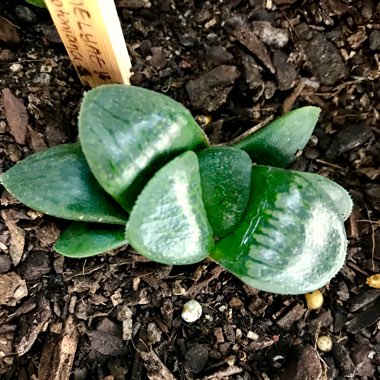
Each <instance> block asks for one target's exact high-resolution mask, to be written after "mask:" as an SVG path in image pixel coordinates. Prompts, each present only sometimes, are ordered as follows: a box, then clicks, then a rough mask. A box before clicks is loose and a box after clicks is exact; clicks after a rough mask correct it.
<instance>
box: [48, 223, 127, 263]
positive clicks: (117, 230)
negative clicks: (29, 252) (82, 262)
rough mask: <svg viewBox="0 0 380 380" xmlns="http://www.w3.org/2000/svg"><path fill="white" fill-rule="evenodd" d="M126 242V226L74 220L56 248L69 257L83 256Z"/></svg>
mask: <svg viewBox="0 0 380 380" xmlns="http://www.w3.org/2000/svg"><path fill="white" fill-rule="evenodd" d="M126 244H128V242H127V240H126V238H125V226H118V225H114V224H99V223H81V222H74V223H72V224H71V225H70V226H69V227H68V228H67V229H66V230H65V231H64V232H63V233H62V234H61V236H60V237H59V239H58V240H57V241H56V243H55V244H54V249H55V250H56V251H57V252H59V253H61V254H62V255H64V256H67V257H74V258H83V257H90V256H95V255H98V254H100V253H104V252H108V251H110V250H112V249H115V248H119V247H122V246H123V245H126Z"/></svg>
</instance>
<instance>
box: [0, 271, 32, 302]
mask: <svg viewBox="0 0 380 380" xmlns="http://www.w3.org/2000/svg"><path fill="white" fill-rule="evenodd" d="M27 295H28V288H27V287H26V283H25V281H24V280H23V279H22V278H21V277H19V276H18V274H16V273H15V272H10V273H7V274H2V275H0V305H6V306H16V305H17V303H18V302H19V301H20V300H21V298H24V297H25V296H27Z"/></svg>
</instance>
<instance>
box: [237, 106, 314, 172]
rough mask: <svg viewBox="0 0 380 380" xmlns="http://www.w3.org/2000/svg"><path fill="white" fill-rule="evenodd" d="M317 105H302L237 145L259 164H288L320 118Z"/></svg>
mask: <svg viewBox="0 0 380 380" xmlns="http://www.w3.org/2000/svg"><path fill="white" fill-rule="evenodd" d="M319 113H320V109H319V108H318V107H312V106H308V107H301V108H298V109H296V110H294V111H291V112H289V113H287V114H286V115H284V116H281V117H279V118H277V119H276V120H274V121H272V122H271V123H269V124H268V125H266V126H265V127H263V128H262V129H260V130H259V131H257V132H256V133H253V134H252V135H250V136H248V137H246V138H245V139H243V140H241V141H239V142H238V143H237V144H235V145H234V146H235V147H236V148H240V149H242V150H244V151H246V152H247V153H248V154H249V156H250V157H251V158H252V161H253V162H255V163H256V164H259V165H272V166H277V167H286V166H288V165H289V164H290V163H291V162H292V161H294V159H295V158H296V156H295V155H296V153H297V152H298V151H300V150H302V149H303V148H304V147H305V146H306V144H307V142H308V141H309V139H310V136H311V134H312V132H313V129H314V127H315V125H316V123H317V121H318V116H319Z"/></svg>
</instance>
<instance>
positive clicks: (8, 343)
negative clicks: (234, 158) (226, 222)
mask: <svg viewBox="0 0 380 380" xmlns="http://www.w3.org/2000/svg"><path fill="white" fill-rule="evenodd" d="M116 3H117V5H118V12H119V16H120V19H121V22H122V26H123V31H124V34H125V38H126V41H127V43H128V47H129V51H130V53H131V57H132V61H133V71H134V76H133V78H132V81H133V84H135V85H138V86H143V87H147V88H150V89H153V90H156V91H158V92H163V93H166V94H167V95H169V96H170V97H173V98H174V99H176V100H178V101H180V102H181V103H183V104H184V105H185V106H187V107H188V108H189V109H190V110H191V112H192V113H193V115H194V116H195V117H196V118H197V120H198V121H199V123H200V124H201V125H202V127H203V128H204V130H205V131H206V133H207V134H208V136H209V137H210V139H211V141H212V143H214V144H220V143H225V142H228V141H230V140H231V139H233V138H236V137H237V136H239V135H240V134H242V133H243V132H245V131H246V130H248V129H249V128H252V127H253V126H255V125H256V124H259V123H261V122H264V121H267V120H268V119H270V118H271V117H274V116H278V115H280V114H282V113H283V112H286V111H288V110H290V109H292V108H296V107H299V106H302V105H317V106H319V107H321V109H322V114H321V117H320V122H319V124H318V127H317V128H316V130H315V133H314V135H313V137H312V138H311V140H310V142H309V144H308V146H307V147H306V148H305V149H304V151H303V153H302V155H300V157H299V158H298V159H297V161H296V162H295V163H294V164H293V168H295V169H299V170H305V171H310V172H315V173H320V174H322V175H325V176H327V177H329V178H331V179H333V180H335V181H337V182H338V183H340V184H342V185H343V186H344V187H345V188H346V189H347V190H349V191H350V194H351V196H352V198H353V200H354V203H355V206H354V210H353V213H352V214H351V216H350V218H349V220H348V222H347V224H346V226H347V233H348V237H349V247H348V254H347V260H346V263H345V265H344V267H343V268H342V270H341V271H340V272H339V274H338V275H337V276H336V277H334V278H333V279H332V280H331V282H330V283H329V284H327V285H326V286H325V287H324V288H323V289H322V292H323V295H324V304H323V306H322V307H321V308H319V309H318V310H308V309H307V306H306V303H305V299H304V297H303V296H281V295H275V294H270V293H265V292H260V291H257V290H255V289H252V288H249V287H248V286H245V285H244V284H243V283H241V282H240V281H239V280H238V279H236V278H235V277H233V276H232V275H230V274H229V273H227V272H225V271H223V270H222V269H221V268H220V267H218V266H217V265H216V264H214V263H212V262H211V261H204V262H202V263H199V264H198V265H192V266H186V267H168V266H163V265H158V264H155V263H152V262H149V261H147V260H145V259H144V258H142V257H141V256H138V255H137V254H136V253H135V252H133V251H132V250H131V249H130V248H129V247H126V248H123V249H119V250H117V251H113V252H110V253H108V254H105V255H101V256H98V257H94V258H89V259H86V260H73V259H64V258H63V257H61V256H59V255H58V254H56V253H55V252H54V251H53V250H52V248H51V247H52V244H53V243H54V241H55V240H56V239H57V237H58V236H59V234H60V231H61V230H62V228H63V227H64V224H63V223H62V222H61V221H59V220H57V219H54V218H52V217H48V216H44V215H41V214H39V213H37V212H35V211H33V210H30V209H28V208H26V207H25V206H23V205H22V204H20V203H19V202H17V201H16V200H15V199H14V198H12V197H11V196H10V195H9V194H8V193H7V192H6V191H5V190H4V189H3V188H0V194H1V201H0V202H1V203H0V205H1V219H0V252H1V253H0V290H1V292H0V304H1V305H2V306H1V308H0V368H1V369H0V373H1V375H0V377H1V378H2V379H37V378H38V379H39V380H42V379H65V378H69V377H70V378H71V379H76V380H79V379H107V380H111V379H146V378H149V379H155V380H158V379H236V380H237V379H239V380H243V379H244V380H248V379H257V380H268V379H281V380H285V379H299V380H302V379H313V380H318V379H344V378H354V379H379V378H380V325H379V320H380V289H374V288H371V287H369V286H368V285H367V284H366V279H367V277H368V276H370V275H372V274H375V273H379V272H380V269H379V266H380V229H379V225H380V222H379V220H380V219H379V211H380V183H379V178H380V140H379V137H380V124H379V110H380V80H379V79H380V69H379V60H380V54H379V53H380V18H379V11H380V5H379V3H378V2H376V1H375V0H362V1H355V2H353V1H350V0H321V1H319V2H314V1H311V0H305V1H297V0H265V1H264V0H249V1H248V0H225V1H219V0H209V1H205V2H204V1H190V0H178V1H175V2H174V1H171V0H163V1H157V0H152V1H151V3H149V2H147V1H144V0H133V1H132V0H119V1H116ZM149 5H150V7H149ZM0 15H1V17H0V71H1V78H0V83H1V88H2V92H3V94H2V98H3V99H2V104H1V108H0V110H1V113H0V173H1V172H5V171H6V170H7V169H9V168H10V167H11V166H13V165H14V164H15V163H16V162H17V161H19V160H21V159H23V158H24V157H26V156H28V155H30V154H32V153H33V152H35V151H39V150H42V149H45V148H46V147H50V146H53V145H57V144H61V143H65V142H70V141H75V139H76V136H77V114H78V109H79V105H80V101H81V97H82V95H83V92H84V90H85V89H84V88H83V87H82V86H81V84H80V82H79V80H78V79H77V76H76V73H75V71H74V70H73V67H72V66H71V64H70V61H69V59H68V57H67V55H66V53H65V49H64V47H63V45H62V43H61V42H60V39H59V37H58V36H57V34H56V32H55V30H54V27H53V25H52V22H51V20H50V18H49V15H48V13H47V11H46V10H43V9H37V8H35V7H33V6H31V5H28V4H27V3H25V2H22V1H2V2H1V4H0ZM68 180H69V179H68ZM189 299H196V300H197V301H199V302H200V303H201V305H202V307H203V315H202V317H201V318H200V319H199V320H198V321H196V322H194V323H186V322H184V321H183V320H182V319H181V316H180V314H181V310H182V307H183V305H184V303H185V302H186V301H187V300H189ZM321 336H329V337H330V338H331V339H332V349H331V350H330V351H327V352H323V351H321V350H320V349H319V348H318V347H317V344H316V341H317V339H318V338H319V337H321Z"/></svg>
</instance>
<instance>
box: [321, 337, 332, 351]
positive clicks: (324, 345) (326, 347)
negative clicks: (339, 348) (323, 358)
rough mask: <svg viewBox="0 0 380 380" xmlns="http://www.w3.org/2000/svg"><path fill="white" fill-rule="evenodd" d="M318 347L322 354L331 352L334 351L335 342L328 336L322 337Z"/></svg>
mask: <svg viewBox="0 0 380 380" xmlns="http://www.w3.org/2000/svg"><path fill="white" fill-rule="evenodd" d="M317 346H318V348H319V350H321V351H322V352H329V351H331V350H332V346H333V342H332V340H331V338H330V337H329V336H328V335H322V336H320V337H319V338H318V340H317Z"/></svg>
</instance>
